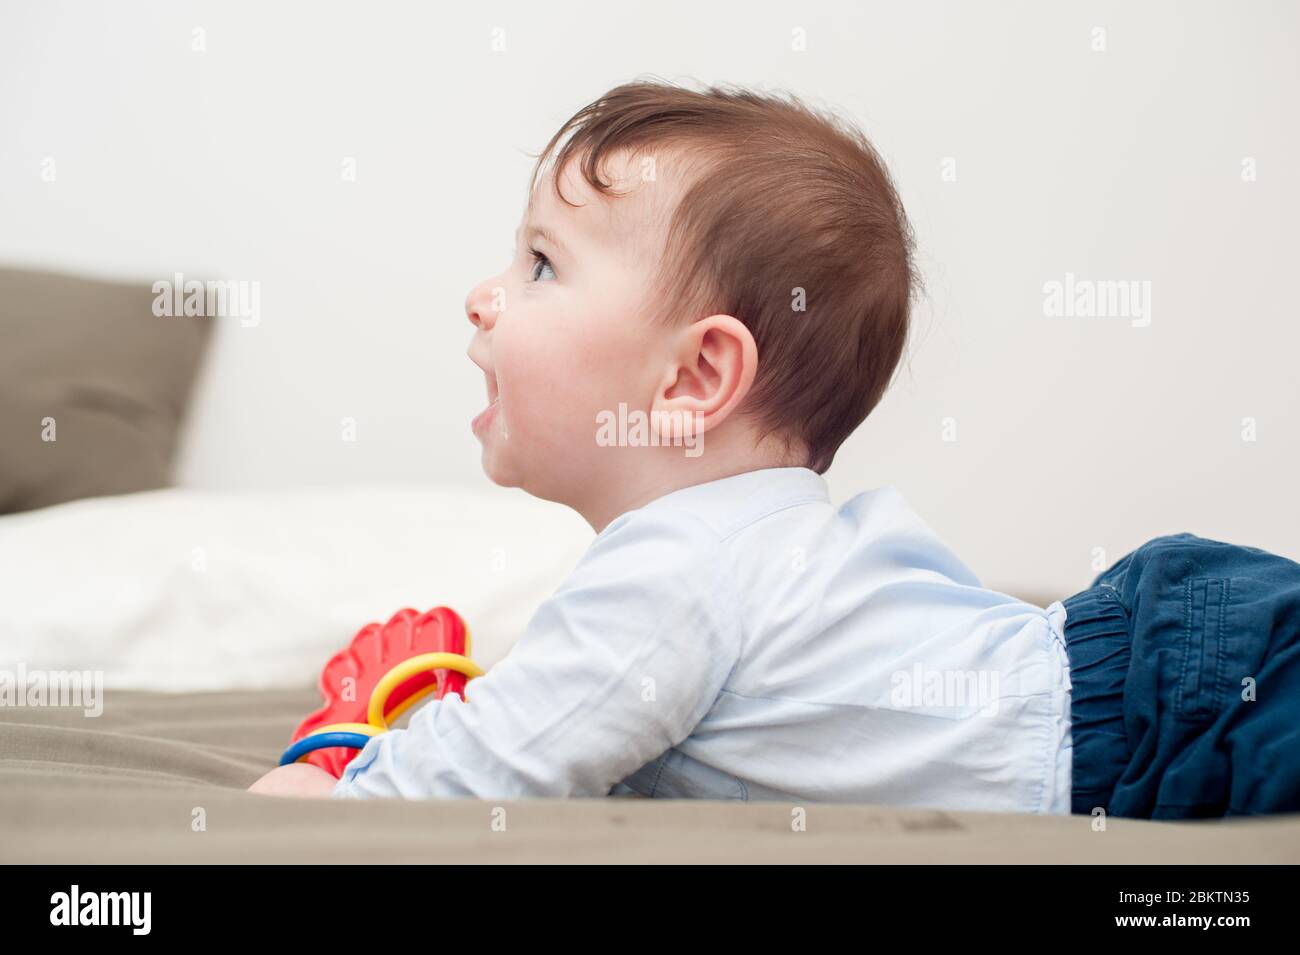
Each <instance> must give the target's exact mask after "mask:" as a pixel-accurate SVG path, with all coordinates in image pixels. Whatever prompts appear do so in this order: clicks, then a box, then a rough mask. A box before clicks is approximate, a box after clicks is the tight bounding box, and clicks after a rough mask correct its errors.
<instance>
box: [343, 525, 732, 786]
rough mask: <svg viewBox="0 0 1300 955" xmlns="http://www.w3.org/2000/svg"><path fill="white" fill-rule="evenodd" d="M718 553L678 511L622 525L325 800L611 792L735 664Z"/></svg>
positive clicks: (726, 584)
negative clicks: (512, 640)
mask: <svg viewBox="0 0 1300 955" xmlns="http://www.w3.org/2000/svg"><path fill="white" fill-rule="evenodd" d="M724 556H725V555H724V549H723V547H722V545H721V543H720V541H719V540H718V537H717V535H716V534H715V533H714V532H713V531H712V530H711V529H710V528H709V527H708V526H707V525H705V524H704V523H703V522H702V521H700V520H699V519H698V518H697V517H694V516H692V515H689V514H687V513H685V512H678V511H674V510H673V509H671V508H669V507H666V506H659V507H655V506H653V505H652V506H651V507H650V508H648V509H642V510H640V511H633V512H631V513H630V514H625V515H623V516H622V517H620V518H618V519H617V520H616V521H614V522H613V523H612V524H610V525H609V527H607V528H605V530H604V531H603V532H602V533H601V534H600V535H598V536H597V538H596V540H595V541H594V542H593V544H592V546H591V548H590V549H589V550H588V551H587V553H586V554H585V555H584V556H583V558H582V560H581V561H580V562H579V564H578V566H577V567H576V568H575V569H574V571H573V573H572V574H571V575H570V576H569V577H568V578H567V579H566V580H565V582H564V583H563V584H562V585H561V586H560V588H559V589H558V590H557V591H556V592H555V593H554V594H553V595H552V596H551V597H550V598H548V599H547V600H546V601H545V602H544V603H543V604H542V605H541V606H540V607H539V608H538V610H537V612H536V613H535V614H534V616H533V618H532V619H531V621H530V622H529V625H528V628H527V630H526V631H525V632H524V634H523V636H522V637H521V638H520V639H519V642H518V643H517V644H516V645H515V647H514V648H513V649H512V650H511V652H510V653H509V654H508V655H507V656H506V658H505V659H503V660H501V661H500V662H499V663H498V664H497V665H496V666H494V667H493V668H492V670H491V671H489V672H488V673H487V674H486V675H484V676H482V677H480V678H479V679H477V680H474V681H472V682H470V683H469V685H468V686H467V688H466V696H467V700H466V701H462V700H460V699H459V698H458V697H456V696H454V695H453V696H448V697H447V698H446V699H445V700H442V701H435V702H431V703H428V704H426V705H425V706H423V707H422V708H420V709H419V710H418V711H417V712H416V713H415V715H414V716H413V717H412V718H411V722H410V725H409V728H408V729H405V730H401V729H396V730H391V731H389V732H387V733H382V734H380V735H378V736H376V737H374V738H372V739H371V740H370V741H369V742H368V743H367V744H366V746H365V748H364V749H363V750H362V751H361V752H360V753H359V754H358V755H357V756H356V758H355V759H353V761H352V762H351V763H350V764H349V765H348V767H347V769H346V770H345V771H344V774H343V777H342V779H340V780H339V782H338V784H337V785H336V787H335V789H334V792H333V795H334V797H335V798H366V797H400V798H407V799H422V798H457V797H465V798H468V797H474V798H517V797H582V796H585V797H596V796H605V795H607V794H608V793H609V790H610V789H611V788H612V787H613V786H614V785H615V784H616V783H618V782H619V781H620V780H622V779H624V778H625V777H627V776H628V775H630V774H631V773H632V772H634V771H635V770H637V769H639V768H640V767H641V766H643V765H644V764H645V763H647V762H649V761H650V760H652V759H654V758H656V757H657V756H659V755H660V754H662V753H663V752H665V751H666V750H668V749H670V748H672V747H673V746H675V745H677V744H678V743H680V742H681V741H682V740H684V739H685V738H686V737H687V736H689V735H690V733H691V731H692V730H693V729H694V728H695V726H696V725H697V724H698V723H699V722H700V720H701V719H703V717H704V716H705V714H706V713H707V712H708V710H709V708H710V707H711V706H712V705H713V703H714V701H715V700H716V698H717V696H718V693H719V692H720V690H721V689H722V687H723V685H724V684H725V682H726V680H727V678H728V675H729V674H730V673H731V670H732V668H733V667H734V666H735V663H736V660H737V659H738V658H739V653H740V650H739V647H740V634H739V623H738V620H739V615H738V613H737V612H736V609H737V607H738V604H736V602H735V601H734V599H732V597H733V591H732V583H731V577H730V573H729V571H728V568H727V566H726V561H725V559H724ZM728 608H730V610H729V609H728Z"/></svg>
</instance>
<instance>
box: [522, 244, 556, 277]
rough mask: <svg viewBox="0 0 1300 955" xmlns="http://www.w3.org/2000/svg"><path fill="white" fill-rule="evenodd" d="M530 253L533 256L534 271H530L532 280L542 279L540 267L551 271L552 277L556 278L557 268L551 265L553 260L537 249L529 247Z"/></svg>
mask: <svg viewBox="0 0 1300 955" xmlns="http://www.w3.org/2000/svg"><path fill="white" fill-rule="evenodd" d="M528 254H529V255H530V256H532V258H533V267H532V271H531V272H530V273H529V278H530V280H531V281H533V282H536V281H539V280H540V279H541V275H540V274H539V270H540V269H546V270H548V271H549V272H550V273H551V278H552V279H553V278H555V269H554V268H552V266H551V260H550V259H548V258H547V257H546V256H545V255H543V254H542V253H541V252H538V251H537V250H536V249H529V250H528Z"/></svg>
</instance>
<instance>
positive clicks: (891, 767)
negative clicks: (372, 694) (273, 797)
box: [334, 468, 1071, 813]
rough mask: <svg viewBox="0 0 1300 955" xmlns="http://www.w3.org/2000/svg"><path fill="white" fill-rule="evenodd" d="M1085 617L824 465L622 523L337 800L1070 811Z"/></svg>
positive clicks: (361, 757) (889, 497) (698, 492)
mask: <svg viewBox="0 0 1300 955" xmlns="http://www.w3.org/2000/svg"><path fill="white" fill-rule="evenodd" d="M1064 620H1065V611H1064V609H1063V608H1062V607H1061V605H1060V604H1059V602H1058V603H1055V604H1053V605H1052V606H1051V607H1049V608H1048V609H1047V610H1043V609H1040V608H1038V607H1034V606H1031V605H1029V604H1026V603H1024V602H1022V601H1020V600H1017V599H1015V598H1013V597H1009V596H1007V595H1005V594H1000V593H995V592H994V591H991V590H986V589H984V588H983V587H981V586H980V582H979V580H978V579H977V578H976V576H975V575H974V574H973V573H972V572H971V571H970V570H969V569H968V568H967V567H966V566H965V565H964V564H963V563H962V562H961V561H960V560H958V559H957V557H956V556H955V555H954V554H953V553H952V552H951V551H950V550H949V549H948V548H947V547H946V546H944V544H943V543H942V542H941V541H940V540H939V539H938V537H937V536H936V535H935V534H934V532H933V531H931V529H930V528H929V527H928V526H926V524H925V523H924V522H923V521H922V520H921V519H920V518H919V517H917V516H916V514H915V513H913V511H912V510H911V508H910V507H909V506H908V505H907V503H906V502H905V501H904V499H903V497H902V495H901V494H900V493H899V492H898V491H897V490H895V489H894V488H893V487H885V488H881V489H878V490H875V491H870V492H867V493H864V494H860V495H858V496H857V497H855V498H853V499H852V500H850V501H849V502H848V503H846V504H844V505H843V506H842V507H839V508H836V507H835V506H834V505H832V504H831V503H830V500H829V497H828V494H827V488H826V483H825V481H824V480H823V478H822V477H821V476H820V475H818V474H817V473H815V472H813V471H811V470H808V469H806V468H772V469H765V470H760V471H751V472H749V473H746V474H740V475H737V476H734V477H729V478H725V479H722V480H719V481H712V482H709V483H706V484H700V485H696V486H694V487H688V488H684V489H682V490H679V491H674V492H673V493H671V494H667V495H665V496H664V497H661V498H659V499H658V500H655V501H653V502H652V503H650V504H648V505H646V506H644V507H641V508H639V509H637V510H634V511H630V512H628V513H626V514H623V515H622V516H621V517H619V518H618V519H617V520H615V521H614V522H613V523H611V524H610V525H609V526H608V527H606V528H605V529H604V530H603V531H601V533H600V534H599V535H597V537H596V539H595V541H594V542H593V543H592V545H591V548H590V549H589V550H588V551H587V553H586V554H585V555H584V556H583V558H582V560H581V561H580V562H579V563H578V565H577V567H576V568H575V569H574V570H573V573H572V574H570V575H569V577H568V578H567V579H566V580H565V581H564V583H563V584H561V586H560V587H559V589H558V590H556V592H555V593H554V594H553V595H552V596H551V597H550V598H549V599H548V600H546V601H545V602H544V603H543V604H542V605H541V606H540V607H539V608H538V610H537V612H536V614H535V615H534V616H533V618H532V620H531V622H530V623H529V625H528V628H527V630H526V631H525V633H524V634H523V636H522V637H521V638H520V640H519V642H518V644H517V645H516V646H515V647H514V648H513V649H512V650H511V652H510V653H509V654H508V655H507V656H506V658H505V659H503V660H502V661H500V662H499V663H498V664H497V665H496V666H495V667H493V668H492V670H491V671H490V672H489V673H488V674H487V675H485V676H483V677H481V678H479V679H477V680H475V681H473V682H472V683H470V684H469V686H468V689H467V696H468V701H461V700H460V699H458V698H456V697H454V696H449V697H448V698H447V699H445V700H443V701H441V702H434V703H429V704H427V705H425V706H424V707H423V708H421V709H420V710H419V711H417V712H416V713H415V715H414V716H413V717H412V718H411V721H410V726H409V729H406V730H400V729H397V730H393V731H391V732H389V733H385V734H382V735H380V736H377V737H375V738H373V739H371V740H370V741H369V743H367V745H366V747H365V748H364V749H363V750H362V751H361V752H360V753H359V754H358V755H357V757H356V758H355V759H354V760H353V761H352V763H351V764H349V766H348V768H347V770H346V772H345V773H344V775H343V778H342V779H341V780H340V781H339V783H338V785H337V786H336V787H335V790H334V796H335V797H341V798H347V797H371V796H398V797H406V798H428V797H479V798H491V799H509V798H517V797H566V796H586V797H592V796H604V795H631V794H640V795H643V796H656V797H676V798H681V797H688V798H706V799H778V800H792V801H834V802H857V803H878V804H890V805H899V806H901V805H909V806H932V807H943V808H951V809H972V810H988V811H1007V812H1034V813H1068V812H1069V807H1070V769H1071V765H1070V757H1071V751H1070V726H1069V715H1070V707H1069V702H1070V695H1069V690H1070V683H1069V675H1068V663H1067V659H1066V655H1065V646H1064V637H1063V630H1062V628H1063V626H1064Z"/></svg>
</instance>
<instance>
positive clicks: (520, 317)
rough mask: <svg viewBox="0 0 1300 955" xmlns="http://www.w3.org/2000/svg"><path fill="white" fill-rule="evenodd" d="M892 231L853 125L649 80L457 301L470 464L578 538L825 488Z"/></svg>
mask: <svg viewBox="0 0 1300 955" xmlns="http://www.w3.org/2000/svg"><path fill="white" fill-rule="evenodd" d="M912 284H913V272H912V264H911V234H910V230H909V227H908V223H907V220H906V217H905V215H904V212H903V208H902V205H901V204H900V202H899V199H898V196H897V193H896V192H895V190H894V186H893V184H892V183H891V181H890V178H889V174H888V172H887V171H886V169H885V166H884V163H883V162H882V161H881V159H880V157H879V156H878V155H877V154H876V152H875V150H874V149H872V147H871V145H870V144H869V143H868V142H867V141H866V139H865V138H864V137H863V136H862V135H861V134H860V133H859V132H857V131H856V130H855V129H853V128H852V127H851V126H849V125H848V124H845V123H843V122H841V121H839V120H837V119H836V118H834V117H833V116H830V115H825V114H822V113H820V112H818V111H816V110H813V109H811V108H809V107H808V106H806V105H804V104H802V103H801V102H799V101H798V100H797V99H795V98H794V97H789V96H787V97H783V98H778V97H772V96H767V95H762V94H758V93H754V92H750V91H745V90H737V89H729V88H722V89H719V88H710V89H706V90H704V91H699V92H697V91H694V90H689V89H684V88H681V87H678V86H671V85H667V84H662V83H657V82H652V83H633V84H629V85H625V86H620V87H617V88H616V89H613V90H611V91H610V92H609V93H607V94H605V95H604V96H602V97H601V98H600V99H598V100H596V101H595V102H594V103H592V104H590V105H589V106H587V107H585V108H583V109H582V110H580V111H579V112H578V113H577V114H575V115H574V116H573V117H572V118H571V119H569V120H568V122H566V123H565V124H564V125H563V126H562V127H561V128H560V130H559V131H558V132H557V133H556V134H555V136H554V137H553V138H552V139H551V142H550V143H549V144H548V145H547V147H546V149H545V150H543V151H542V153H541V154H540V155H539V157H538V162H537V166H536V167H535V169H534V171H533V178H532V182H531V183H530V185H529V202H528V207H527V209H526V210H525V213H524V217H523V221H522V222H521V224H520V228H519V230H518V232H517V234H516V241H515V253H514V259H513V261H512V262H511V263H510V264H509V265H508V266H507V268H506V269H505V271H503V272H501V273H499V274H497V275H494V276H491V277H489V278H486V279H484V280H483V281H482V282H480V283H479V284H478V285H477V286H476V287H475V288H474V289H473V290H472V291H471V292H470V294H469V298H468V299H467V300H466V304H465V307H466V311H467V313H468V315H469V318H470V321H471V322H473V324H474V325H475V328H476V331H475V333H474V338H473V341H472V342H471V343H470V347H469V355H470V358H471V359H473V361H474V362H475V363H476V364H477V365H479V366H480V367H481V368H482V369H483V371H484V372H485V373H486V375H487V390H488V399H489V402H490V403H489V406H488V408H487V409H485V410H484V412H483V413H481V414H480V415H479V416H478V417H477V418H475V420H474V432H475V434H477V435H478V437H479V439H480V440H481V441H482V444H483V467H484V470H485V471H486V472H487V474H488V476H489V477H490V478H491V479H492V480H494V481H496V482H497V483H498V484H503V485H507V486H512V487H522V488H523V489H524V490H526V491H528V492H529V493H531V494H535V495H537V496H539V497H543V498H546V499H548V500H553V501H559V502H561V503H564V504H568V505H569V506H571V507H573V508H574V509H576V510H577V511H578V512H579V513H581V514H582V515H583V516H584V517H585V518H587V520H588V521H589V522H590V523H591V524H592V526H593V527H595V528H596V529H597V530H599V529H601V528H603V527H604V526H605V524H607V523H608V522H609V521H610V520H612V519H613V518H614V517H616V516H618V515H619V514H621V513H623V512H624V511H627V510H630V509H632V508H634V507H639V506H641V505H642V504H644V503H647V502H648V501H650V500H653V499H654V498H656V497H659V496H661V495H662V494H665V493H668V492H669V491H672V490H676V489H678V488H681V487H686V486H688V485H692V484H698V483H701V482H703V481H710V480H714V479H717V478H721V477H727V476H730V475H733V474H738V473H741V472H744V471H751V470H755V469H757V468H764V467H780V466H803V467H809V468H812V469H813V470H815V471H818V472H819V473H820V472H823V471H825V470H826V468H827V467H829V466H830V463H831V460H832V459H833V458H834V456H835V452H836V450H837V449H838V448H839V446H840V444H841V443H843V441H844V440H845V438H847V437H848V436H849V434H850V433H852V431H853V430H854V429H855V428H856V427H857V426H858V425H859V424H861V423H862V421H863V420H864V419H865V418H866V416H867V414H868V413H869V412H870V411H871V410H872V408H874V407H875V405H876V403H877V402H878V401H879V400H880V398H881V396H882V395H883V394H884V391H885V389H886V387H887V386H888V384H889V382H890V379H891V378H892V376H893V373H894V370H895V368H896V367H897V365H898V362H899V358H900V356H901V354H902V351H903V346H904V342H905V340H906V337H907V326H908V313H909V304H910V300H911V290H912Z"/></svg>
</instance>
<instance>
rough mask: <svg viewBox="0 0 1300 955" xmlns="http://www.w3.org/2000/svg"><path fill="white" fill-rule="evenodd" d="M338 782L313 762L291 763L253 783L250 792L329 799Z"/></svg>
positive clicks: (277, 768) (264, 794)
mask: <svg viewBox="0 0 1300 955" xmlns="http://www.w3.org/2000/svg"><path fill="white" fill-rule="evenodd" d="M337 782H338V780H337V779H335V778H334V777H333V776H331V775H330V774H329V773H327V772H325V770H323V769H321V768H320V767H319V766H313V765H312V764H311V763H290V764H289V765H288V766H277V767H276V768H275V769H273V770H271V771H270V772H269V773H267V774H266V775H265V776H263V777H262V778H261V779H259V780H258V781H257V782H255V783H253V785H251V786H249V787H248V791H249V792H250V793H260V794H261V795H263V796H291V797H295V798H298V799H329V798H330V795H331V793H333V792H334V785H335V784H336V783H337Z"/></svg>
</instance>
